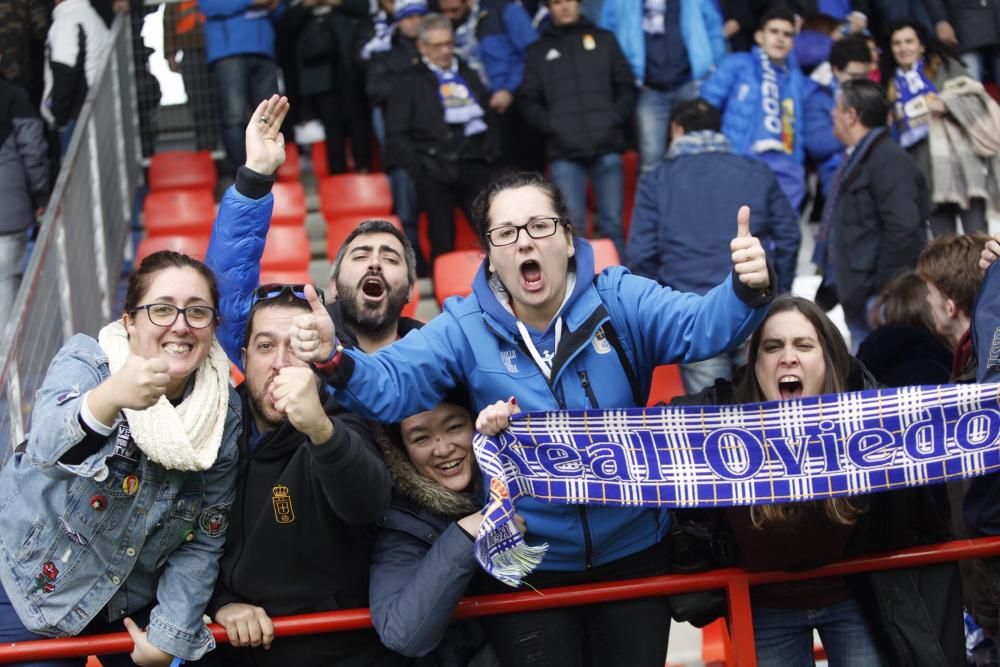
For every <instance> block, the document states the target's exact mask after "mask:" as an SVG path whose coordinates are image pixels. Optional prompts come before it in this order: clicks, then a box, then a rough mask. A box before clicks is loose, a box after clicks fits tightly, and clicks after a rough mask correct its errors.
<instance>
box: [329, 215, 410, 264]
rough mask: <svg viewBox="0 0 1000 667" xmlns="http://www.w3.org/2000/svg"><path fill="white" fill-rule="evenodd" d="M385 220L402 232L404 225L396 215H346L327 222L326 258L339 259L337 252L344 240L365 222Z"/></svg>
mask: <svg viewBox="0 0 1000 667" xmlns="http://www.w3.org/2000/svg"><path fill="white" fill-rule="evenodd" d="M372 219H377V220H385V221H386V222H390V223H392V225H393V227H395V228H396V229H398V230H400V231H402V230H403V223H401V222H400V221H399V218H397V217H396V216H394V215H345V216H341V217H338V218H334V219H333V220H329V219H328V220H327V224H326V256H327V257H328V258H329V259H330V261H331V262H332V261H333V260H334V259H336V257H337V251H338V250H340V246H341V245H342V244H343V243H344V239H346V238H347V236H348V235H349V234H350V233H351V232H353V231H354V228H355V227H357V226H358V225H360V224H361V223H362V222H364V221H365V220H372Z"/></svg>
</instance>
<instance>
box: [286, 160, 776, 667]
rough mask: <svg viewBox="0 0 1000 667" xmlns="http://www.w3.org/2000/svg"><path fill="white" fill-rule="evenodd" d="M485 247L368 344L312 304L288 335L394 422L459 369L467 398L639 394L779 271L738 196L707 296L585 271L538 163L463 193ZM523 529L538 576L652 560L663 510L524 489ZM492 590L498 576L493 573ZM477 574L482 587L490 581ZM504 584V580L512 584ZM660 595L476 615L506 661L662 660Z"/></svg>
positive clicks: (340, 388) (335, 381)
mask: <svg viewBox="0 0 1000 667" xmlns="http://www.w3.org/2000/svg"><path fill="white" fill-rule="evenodd" d="M473 220H474V224H475V226H476V229H477V232H478V235H479V238H480V243H481V244H482V245H483V248H484V250H486V252H487V257H486V259H485V260H484V262H483V264H482V266H481V268H480V270H479V272H478V273H477V275H476V277H475V280H474V283H473V292H472V294H471V295H470V296H468V297H462V298H453V299H449V300H448V301H447V302H446V303H445V307H444V313H443V314H442V315H441V316H439V317H437V318H435V319H433V320H432V321H431V322H429V323H428V324H427V325H426V326H424V327H423V328H421V329H418V330H416V331H411V332H410V333H409V334H408V335H407V336H406V337H405V338H403V339H402V340H399V341H397V342H395V343H393V344H391V345H389V346H387V347H385V348H382V349H381V350H379V351H378V352H377V353H375V354H371V355H369V354H364V353H359V352H358V351H356V350H344V349H342V348H341V347H340V346H339V344H338V341H337V340H336V330H335V327H334V325H333V322H332V320H331V319H330V318H329V316H328V315H327V313H326V311H325V310H324V309H323V307H322V305H321V304H320V303H319V301H318V300H316V298H315V295H314V294H311V288H308V287H307V288H306V290H307V293H306V296H307V298H310V299H311V300H312V301H311V302H312V305H313V312H312V313H311V314H309V315H303V316H300V317H297V318H296V320H295V323H294V324H293V332H292V335H293V343H292V349H293V351H294V352H295V354H296V355H298V356H299V358H301V359H302V360H304V361H308V362H310V363H313V364H314V367H315V368H316V370H317V371H318V372H319V373H320V374H321V375H323V376H324V377H325V379H326V380H327V382H328V383H330V384H331V385H332V387H333V388H334V396H335V398H336V399H337V400H338V401H340V402H341V403H342V404H343V405H345V406H348V407H349V408H350V409H352V410H355V411H358V412H359V413H361V414H366V415H368V416H370V417H372V418H375V419H377V420H379V421H382V422H398V421H400V420H402V419H404V418H405V417H408V416H410V415H412V414H414V413H416V412H419V411H422V410H428V409H430V408H432V407H434V406H436V405H437V404H438V403H439V402H440V401H441V400H442V398H443V397H444V396H445V394H446V393H447V392H448V391H449V390H450V389H451V388H452V387H455V386H456V385H460V384H464V385H465V386H466V387H467V388H468V390H469V393H470V395H471V401H472V404H473V408H474V409H476V410H481V409H483V408H484V407H486V406H489V405H491V404H494V403H495V402H497V401H498V400H499V401H505V400H507V399H508V398H509V399H510V402H509V403H504V404H503V405H505V406H507V407H508V409H512V408H513V404H514V403H515V402H516V403H517V404H518V405H520V406H521V408H522V409H525V410H565V409H574V408H615V407H632V406H637V405H644V404H645V402H646V395H647V394H648V393H649V387H650V382H651V377H652V373H653V369H654V368H655V367H656V366H657V365H660V364H668V363H676V362H680V361H695V360H699V359H704V358H706V357H710V356H713V355H716V354H719V353H720V352H722V351H723V350H725V349H728V348H730V347H732V346H734V345H737V344H739V343H740V342H741V341H742V340H743V338H744V337H745V336H747V335H749V333H750V331H751V330H752V329H753V328H754V326H755V325H756V324H757V323H758V322H759V320H760V318H761V317H762V316H763V314H764V313H763V309H762V308H761V307H762V306H763V305H765V304H766V303H767V302H769V301H770V299H771V297H772V291H771V286H772V285H773V278H772V275H771V272H770V269H769V267H768V265H767V261H766V257H765V253H764V250H763V248H762V247H761V244H760V241H758V240H757V239H756V238H754V237H752V236H751V235H750V229H749V209H748V208H746V207H744V208H743V209H741V211H740V214H739V217H738V225H737V228H738V233H737V236H736V238H735V239H734V240H733V242H732V245H731V250H732V260H733V267H734V269H733V273H732V274H731V275H730V276H727V278H726V279H725V280H724V281H723V282H722V284H720V285H719V286H717V287H716V288H715V289H713V290H711V291H709V292H708V293H707V294H706V295H704V296H698V295H695V294H684V293H680V292H676V291H674V290H671V289H669V288H666V287H661V286H659V285H658V284H656V283H655V282H653V281H651V280H648V279H645V278H639V277H636V276H632V275H630V274H629V273H628V271H627V270H626V269H624V268H623V267H620V266H616V267H611V268H609V269H606V270H605V271H604V272H602V273H601V274H600V275H598V276H596V277H594V253H593V250H592V248H591V246H590V244H589V243H588V242H587V241H585V240H583V239H579V238H576V237H574V235H573V228H572V225H571V221H570V220H569V219H568V213H567V209H566V204H565V201H564V200H563V198H562V195H561V194H560V193H559V191H558V190H557V189H556V188H555V187H554V186H553V185H552V184H551V183H550V182H549V181H547V180H546V179H544V178H543V177H542V176H540V175H539V174H535V173H510V174H505V175H503V176H500V177H498V178H497V179H496V180H494V181H493V182H492V183H491V184H490V186H489V187H488V188H487V189H486V190H484V191H483V192H482V193H481V194H480V196H479V197H478V198H477V200H476V204H475V205H474V207H473ZM518 509H519V511H520V513H521V514H522V516H523V518H524V521H525V523H526V524H527V527H528V529H527V530H528V532H527V541H528V543H529V544H531V545H539V544H541V543H547V544H548V552H547V554H546V556H545V558H544V560H543V561H542V563H541V564H540V566H539V568H538V571H537V572H535V573H534V574H532V575H529V576H528V577H527V578H526V582H527V584H530V585H532V586H535V587H546V586H553V585H569V584H577V583H582V582H585V581H603V580H611V579H621V578H631V577H639V576H650V575H655V574H662V573H664V572H666V570H667V568H668V565H669V563H668V558H667V556H666V553H665V544H664V542H663V540H664V538H665V536H666V534H667V531H668V529H669V518H668V515H667V514H666V513H665V512H661V511H657V510H652V509H623V508H612V507H586V506H581V505H555V504H545V503H542V502H539V501H535V500H533V499H524V500H522V501H520V503H519V505H518ZM491 583H492V584H493V585H492V588H493V590H497V589H500V588H504V587H502V586H501V585H500V584H499V583H498V582H491ZM486 588H490V587H489V586H487V587H486ZM508 590H509V589H508ZM669 622H670V614H669V608H668V605H667V602H666V600H665V599H643V600H630V601H624V602H615V603H608V604H598V605H591V606H588V607H580V608H574V609H551V610H546V611H542V612H533V613H530V614H514V615H508V616H503V617H495V618H490V619H486V620H485V621H484V625H485V626H486V630H487V635H488V636H489V639H490V642H491V643H492V644H493V647H494V649H495V650H496V651H497V654H498V656H499V658H500V661H501V663H502V664H504V665H507V666H509V665H522V664H529V662H530V661H531V660H536V659H538V657H539V656H542V658H543V660H544V661H545V662H546V663H547V664H581V663H582V661H583V656H584V655H588V656H589V657H590V659H591V664H594V665H611V664H616V665H618V664H628V665H650V666H652V665H657V666H660V665H662V664H663V662H664V660H665V657H666V646H667V635H668V633H669Z"/></svg>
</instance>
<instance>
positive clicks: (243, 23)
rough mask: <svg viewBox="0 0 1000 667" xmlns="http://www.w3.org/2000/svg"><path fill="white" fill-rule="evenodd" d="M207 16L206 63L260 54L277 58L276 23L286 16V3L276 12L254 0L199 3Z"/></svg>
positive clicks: (202, 1) (199, 7)
mask: <svg viewBox="0 0 1000 667" xmlns="http://www.w3.org/2000/svg"><path fill="white" fill-rule="evenodd" d="M198 9H199V10H200V11H201V13H202V14H204V15H205V51H206V54H205V61H206V62H209V63H212V62H215V61H216V60H221V59H222V58H227V57H229V56H240V55H251V54H257V55H262V56H267V57H268V58H272V59H273V58H274V24H273V23H272V20H277V19H278V18H280V17H281V14H283V13H284V9H285V6H284V3H282V4H280V5H278V8H277V9H275V10H273V11H268V10H267V9H264V8H261V7H257V6H255V5H254V4H253V2H252V0H198Z"/></svg>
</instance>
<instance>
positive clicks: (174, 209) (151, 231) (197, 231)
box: [142, 190, 215, 236]
mask: <svg viewBox="0 0 1000 667" xmlns="http://www.w3.org/2000/svg"><path fill="white" fill-rule="evenodd" d="M142 218H143V226H144V227H145V228H146V234H147V235H148V236H166V235H178V234H183V235H186V236H208V235H209V234H211V233H212V223H214V222H215V200H214V198H213V197H212V192H211V191H209V190H163V191H159V192H150V193H149V194H148V195H146V201H145V203H144V204H143V207H142Z"/></svg>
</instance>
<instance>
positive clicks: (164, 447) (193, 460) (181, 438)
mask: <svg viewBox="0 0 1000 667" xmlns="http://www.w3.org/2000/svg"><path fill="white" fill-rule="evenodd" d="M97 342H98V344H100V346H101V349H102V350H104V353H105V354H107V355H108V363H109V364H110V366H111V372H112V373H117V372H118V371H119V370H121V368H122V367H123V366H124V365H125V362H126V361H128V358H129V356H130V355H131V354H132V352H131V350H130V348H129V342H128V331H127V330H126V329H125V325H124V324H122V322H121V321H120V320H118V321H115V322H112V323H111V324H109V325H107V326H105V327H104V328H103V329H101V332H100V333H99V334H98V336H97ZM228 402H229V359H228V358H227V357H226V353H225V352H223V350H222V347H221V346H220V345H219V343H218V341H217V340H215V339H214V338H213V339H212V348H211V351H210V352H209V353H208V357H207V358H206V359H205V361H203V362H202V364H201V366H199V367H198V369H197V371H195V378H194V388H193V389H192V390H191V393H189V394H188V395H187V396H186V397H185V398H184V400H183V401H181V403H180V405H177V406H176V407H175V406H174V405H172V404H171V403H170V401H168V400H167V397H166V396H161V397H160V400H159V401H157V402H156V403H155V404H153V405H151V406H150V407H148V408H146V409H145V410H132V409H129V408H126V409H124V410H123V411H122V412H124V413H125V419H126V420H128V425H129V429H130V430H131V433H132V439H133V440H135V444H136V445H137V446H138V447H139V449H141V450H142V451H143V453H144V454H145V455H146V456H148V457H149V458H150V460H152V461H155V462H156V463H159V464H160V465H162V466H163V467H164V468H167V469H168V470H208V469H209V468H211V467H212V465H213V464H214V463H215V460H216V458H217V456H218V454H219V447H220V446H221V445H222V435H223V431H224V429H225V424H226V414H227V412H228V410H227V407H228Z"/></svg>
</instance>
